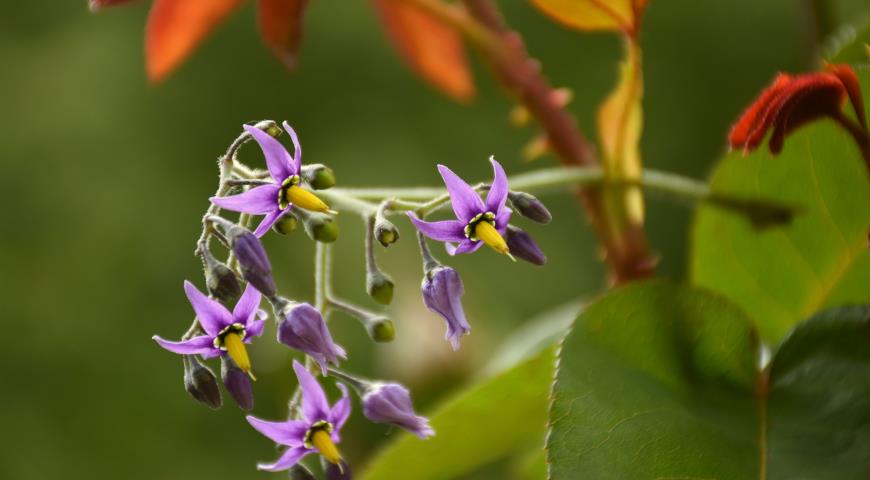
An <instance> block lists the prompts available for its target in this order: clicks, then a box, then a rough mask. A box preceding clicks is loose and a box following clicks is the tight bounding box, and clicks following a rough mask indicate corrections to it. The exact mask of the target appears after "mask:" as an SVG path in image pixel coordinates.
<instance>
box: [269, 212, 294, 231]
mask: <svg viewBox="0 0 870 480" xmlns="http://www.w3.org/2000/svg"><path fill="white" fill-rule="evenodd" d="M298 226H299V220H296V217H294V216H293V215H282V216H281V218H279V219H278V221H277V222H275V223H274V224H273V225H272V230H273V231H275V233H280V234H281V235H289V234H291V233H293V232H294V231H296V227H298Z"/></svg>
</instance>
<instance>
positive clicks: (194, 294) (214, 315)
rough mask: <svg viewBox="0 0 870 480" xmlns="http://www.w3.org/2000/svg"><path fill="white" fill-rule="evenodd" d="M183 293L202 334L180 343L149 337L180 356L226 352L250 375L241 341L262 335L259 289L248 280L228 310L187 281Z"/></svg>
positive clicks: (209, 356)
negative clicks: (191, 307)
mask: <svg viewBox="0 0 870 480" xmlns="http://www.w3.org/2000/svg"><path fill="white" fill-rule="evenodd" d="M184 292H185V293H186V294H187V299H188V300H189V301H190V304H191V305H192V306H193V310H194V312H196V318H197V321H199V324H200V326H201V327H202V329H203V330H204V331H205V334H204V335H200V336H197V337H193V338H191V339H189V340H183V341H181V342H171V341H168V340H164V339H163V338H161V337H159V336H157V335H154V337H152V338H154V340H155V341H156V342H157V343H158V344H160V346H161V347H163V348H165V349H166V350H169V351H170V352H174V353H179V354H182V355H202V357H203V358H214V357H218V356H220V355H223V354H229V356H230V358H232V359H233V361H234V362H236V365H238V366H239V368H241V369H242V370H244V371H245V373H247V374H249V375H251V360H250V358H249V357H248V351H247V349H246V348H245V344H246V343H251V340H252V339H253V338H254V337H259V336H260V335H262V334H263V326H264V324H265V322H266V321H265V320H264V319H263V317H264V316H265V312H263V311H262V310H260V309H259V306H260V292H258V291H257V289H256V288H254V287H253V286H252V285H251V284H250V283H249V284H248V286H247V287H246V288H245V292H244V293H243V294H242V296H241V298H239V301H238V303H236V306H235V308H234V309H233V311H232V313H230V311H229V310H227V309H226V308H225V307H224V306H223V305H221V304H220V303H218V302H217V301H215V300H212V299H211V298H208V297H207V296H205V295H204V294H203V293H202V292H200V291H199V290H197V288H196V287H195V286H193V284H192V283H190V282H188V281H185V282H184Z"/></svg>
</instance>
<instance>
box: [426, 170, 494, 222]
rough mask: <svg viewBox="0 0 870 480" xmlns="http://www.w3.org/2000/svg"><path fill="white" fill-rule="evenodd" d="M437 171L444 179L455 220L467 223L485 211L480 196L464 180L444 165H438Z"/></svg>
mask: <svg viewBox="0 0 870 480" xmlns="http://www.w3.org/2000/svg"><path fill="white" fill-rule="evenodd" d="M438 171H439V172H441V178H443V179H444V185H446V186H447V192H449V193H450V203H451V205H452V206H453V212H454V213H456V218H458V219H459V220H462V222H463V223H468V221H469V220H471V219H472V218H473V217H474V216H475V215H477V214H478V213H483V212H484V211H485V209H486V207H485V206H484V204H483V200H481V199H480V195H478V194H477V192H475V191H474V189H473V188H471V187H470V186H469V185H468V184H467V183H465V180H463V179H461V178H459V176H458V175H456V174H455V173H453V170H450V169H449V168H447V167H445V166H444V165H438Z"/></svg>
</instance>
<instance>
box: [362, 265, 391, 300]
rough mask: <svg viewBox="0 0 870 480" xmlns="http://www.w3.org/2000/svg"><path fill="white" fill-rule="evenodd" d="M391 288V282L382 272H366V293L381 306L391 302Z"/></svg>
mask: <svg viewBox="0 0 870 480" xmlns="http://www.w3.org/2000/svg"><path fill="white" fill-rule="evenodd" d="M393 287H394V285H393V280H392V279H391V278H390V277H389V275H387V274H385V273H383V272H380V271H374V272H368V274H367V275H366V292H368V294H369V296H370V297H372V298H373V299H375V301H376V302H378V303H380V304H382V305H389V304H390V302H392V301H393Z"/></svg>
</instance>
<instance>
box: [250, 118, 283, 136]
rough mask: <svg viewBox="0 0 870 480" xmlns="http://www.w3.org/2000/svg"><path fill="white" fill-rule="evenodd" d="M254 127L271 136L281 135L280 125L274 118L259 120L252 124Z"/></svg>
mask: <svg viewBox="0 0 870 480" xmlns="http://www.w3.org/2000/svg"><path fill="white" fill-rule="evenodd" d="M254 128H259V129H260V130H262V131H264V132H266V133H268V134H269V136H271V137H276V138H277V137H279V136H281V133H283V132H282V131H281V127H279V126H278V124H277V123H276V122H275V121H274V120H260V121H259V122H257V123H255V124H254Z"/></svg>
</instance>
